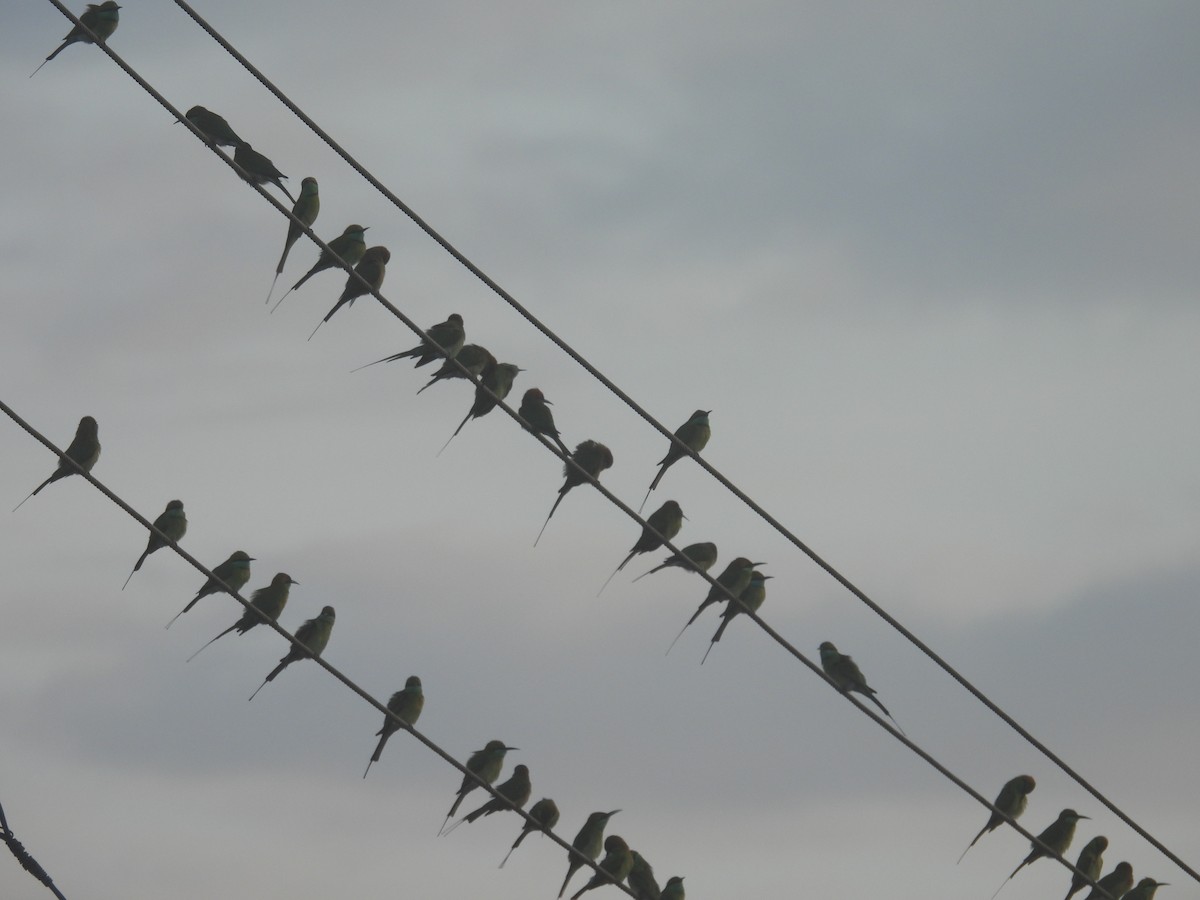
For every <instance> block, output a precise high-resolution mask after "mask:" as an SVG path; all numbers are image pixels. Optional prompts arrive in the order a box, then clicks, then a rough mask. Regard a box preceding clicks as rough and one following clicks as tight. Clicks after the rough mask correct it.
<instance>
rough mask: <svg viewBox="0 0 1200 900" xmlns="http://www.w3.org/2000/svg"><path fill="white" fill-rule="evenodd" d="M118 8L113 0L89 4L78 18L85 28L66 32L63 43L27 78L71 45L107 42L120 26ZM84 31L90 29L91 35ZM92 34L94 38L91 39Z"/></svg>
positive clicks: (77, 27) (76, 27)
mask: <svg viewBox="0 0 1200 900" xmlns="http://www.w3.org/2000/svg"><path fill="white" fill-rule="evenodd" d="M120 8H121V7H119V6H117V4H116V2H115V0H104V2H103V3H101V4H99V5H96V4H95V3H89V4H88V7H87V9H85V10H84V11H83V13H82V15H80V16H79V22H80V25H83V26H86V28H81V27H80V25H75V26H73V27H72V28H71V30H70V31H68V32H67V36H66V37H65V38H63V42H62V43H61V44H59V45H58V47H56V48H55V50H54V52H53V53H51V54H50V55H49V56H47V57H46V58H45V59H44V60H43V61H42V65H41V66H38V67H37V68H36V69H34V70H33V71H32V72H30V73H29V77H30V78H32V77H33V76H34V75H36V74H37V73H38V72H40V71H41V69H42V66H44V65H45V64H46V63H48V62H50V60H52V59H54V57H56V56H58V54H60V53H62V52H63V51H64V50H65V49H67V47H69V46H70V45H71V44H79V43H82V44H94V43H96V38H99V39H100V43H102V44H103V43H104V42H105V41H107V40H108V39H109V38H110V37H112V33H113V32H114V31H116V30H117V25H118V24H120V22H119V20H120V17H121V14H120V13H119V12H117V10H119V9H120ZM86 29H91V34H89V33H88V31H87V30H86ZM93 34H94V35H95V36H96V38H93V37H92V35H93Z"/></svg>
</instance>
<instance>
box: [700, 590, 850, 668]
mask: <svg viewBox="0 0 1200 900" xmlns="http://www.w3.org/2000/svg"><path fill="white" fill-rule="evenodd" d="M773 577H774V576H773V575H764V574H763V573H762V572H759V571H754V572H751V573H750V583H749V584H748V585H746V587H745V588H743V590H742V592H741V593H740V594H738V602H737V603H727V604H725V608H724V609H723V610H721V624H720V625H718V626H717V630H716V632H715V633H714V634H713V636H712V640H711V641H709V642H708V649H707V650H705V651H704V657H703V658H702V659H701V660H700V665H704V660H706V659H708V654H710V653H712V648H713V647H714V646H715V645H716V643H717V641H719V640H720V639H721V635H723V634H724V633H725V629H726V628H728V627H729V623H730V622H732V621H733V617H734V616H736V615H737V614H738V613H743V612H745V611H746V610H749V611H750V612H755V613H756V612H758V610H759V608H760V607H762V605H763V601H764V600H766V599H767V579H768V578H773ZM849 658H850V657H846V659H849ZM851 665H853V663H851Z"/></svg>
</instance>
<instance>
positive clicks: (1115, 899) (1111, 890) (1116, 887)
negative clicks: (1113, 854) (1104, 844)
mask: <svg viewBox="0 0 1200 900" xmlns="http://www.w3.org/2000/svg"><path fill="white" fill-rule="evenodd" d="M1075 868H1077V869H1082V868H1083V867H1082V866H1079V865H1076V866H1075ZM1098 874H1099V866H1097V867H1096V871H1095V874H1093V873H1092V872H1091V871H1089V872H1088V875H1089V876H1091V879H1092V881H1095V882H1096V886H1095V887H1093V888H1092V889H1091V890H1090V891H1088V895H1087V900H1121V898H1122V897H1124V896H1126V895H1127V894H1128V893H1129V889H1130V888H1131V887H1133V866H1131V865H1130V864H1129V863H1127V862H1124V861H1122V862H1119V863H1117V864H1116V866H1115V867H1114V868H1113V870H1112V871H1111V872H1109V873H1108V874H1107V875H1105V876H1104V877H1103V878H1100V879H1099V880H1097V878H1096V875H1098ZM1076 880H1078V881H1079V885H1080V887H1082V886H1083V884H1084V882H1083V879H1081V878H1079V876H1078V875H1075V874H1072V875H1071V888H1072V890H1078V888H1076V887H1075V882H1076ZM1067 896H1068V897H1070V896H1071V895H1070V894H1068V895H1067Z"/></svg>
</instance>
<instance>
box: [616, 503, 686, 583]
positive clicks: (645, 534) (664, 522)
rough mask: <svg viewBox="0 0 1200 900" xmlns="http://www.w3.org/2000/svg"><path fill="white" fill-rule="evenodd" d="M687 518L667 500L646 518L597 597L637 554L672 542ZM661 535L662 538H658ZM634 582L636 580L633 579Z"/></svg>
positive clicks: (676, 506)
mask: <svg viewBox="0 0 1200 900" xmlns="http://www.w3.org/2000/svg"><path fill="white" fill-rule="evenodd" d="M686 518H687V516H685V515H684V514H683V510H682V509H680V507H679V504H678V503H676V502H675V501H674V500H668V501H667V502H666V503H664V504H663V505H662V506H660V507H659V508H658V509H656V510H655V511H654V512H652V513H650V515H649V516H648V517H647V518H646V524H645V526H644V527H643V528H642V535H641V537H639V538H638V539H637V543H635V544H634V545H633V547H632V548H631V549H630V551H629V555H628V556H626V557H625V559H623V560H622V561H621V564H620V565H619V566H617V567H616V568H615V569H613V573H612V575H609V576H608V580H607V581H605V582H604V584H603V585H602V586H601V587H600V590H599V591H598V592H597V593H596V596H597V597H599V596H600V595H601V594H603V593H604V588H606V587H608V582H609V581H612V580H613V578H614V577H615V576H616V574H617V573H618V572H620V571H621V570H622V569H623V568H625V565H626V563H628V562H629V561H630V560H631V559H633V558H634V557H635V556H636V555H637V554H639V553H649V552H650V551H652V550H657V549H658V548H659V547H661V546H662V545H663V540H664V539H666V540H668V541H671V540H674V539H675V535H677V534H679V530H680V529H681V528H682V527H683V520H684V519H686ZM659 535H662V537H659ZM635 580H636V579H635Z"/></svg>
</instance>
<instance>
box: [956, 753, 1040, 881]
mask: <svg viewBox="0 0 1200 900" xmlns="http://www.w3.org/2000/svg"><path fill="white" fill-rule="evenodd" d="M1036 787H1037V782H1036V781H1034V780H1033V776H1032V775H1018V776H1017V777H1016V778H1010V779H1009V780H1008V781H1006V782H1004V787H1002V788H1000V793H999V794H997V795H996V802H995V803H993V804H992V806H994V807H996V809H998V810H1000V812H996V810H992V814H991V815H990V816H988V820H987V824H986V825H984V826H983V827H982V828H980V829H979V834H977V835H975V838H974V839H973V840H972V841H971V843H969V844H967V850H970V849H971V848H972V847H974V846H975V842H976V841H978V840H979V839H980V838H981V837H983V836H984V835H985V834H987V833H988V832H989V831H995V830H996V829H997V828H999V827H1000V823H1001V822H1003V821H1004V816H1002V815H1000V813H1004V814H1005V815H1007V816H1008V817H1009V818H1010V819H1019V818H1020V817H1021V813H1023V812H1025V807H1026V806H1027V805H1028V804H1029V795H1030V794H1032V793H1033V789H1034V788H1036ZM967 850H964V851H963V852H962V856H959V858H958V862H962V861H963V856H966V855H967ZM956 865H957V863H956Z"/></svg>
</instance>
